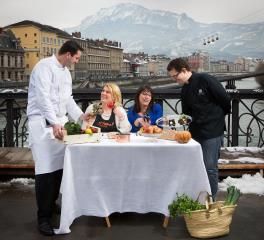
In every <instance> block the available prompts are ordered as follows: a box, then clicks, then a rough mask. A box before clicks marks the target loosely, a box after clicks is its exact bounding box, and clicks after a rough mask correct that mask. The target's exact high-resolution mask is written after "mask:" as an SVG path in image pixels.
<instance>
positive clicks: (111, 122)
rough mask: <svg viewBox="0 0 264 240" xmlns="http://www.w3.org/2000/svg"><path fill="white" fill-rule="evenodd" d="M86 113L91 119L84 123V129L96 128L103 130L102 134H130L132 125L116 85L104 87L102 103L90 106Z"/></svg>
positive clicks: (109, 84) (111, 84)
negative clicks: (117, 132)
mask: <svg viewBox="0 0 264 240" xmlns="http://www.w3.org/2000/svg"><path fill="white" fill-rule="evenodd" d="M85 113H86V114H88V116H89V117H88V119H87V120H86V121H84V123H83V126H82V128H83V129H86V128H87V127H89V126H95V127H99V128H101V132H116V131H119V132H121V133H128V132H130V129H131V125H130V123H129V121H128V119H127V114H126V111H125V109H124V108H123V107H122V97H121V92H120V89H119V87H118V86H117V85H116V84H114V83H108V84H105V85H104V87H103V89H102V92H101V101H100V103H97V104H91V105H89V106H88V108H87V109H86V111H85Z"/></svg>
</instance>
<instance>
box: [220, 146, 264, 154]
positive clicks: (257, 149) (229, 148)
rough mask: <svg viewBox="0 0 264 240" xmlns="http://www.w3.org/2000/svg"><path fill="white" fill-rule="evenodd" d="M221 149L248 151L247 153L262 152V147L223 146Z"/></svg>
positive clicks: (263, 150)
mask: <svg viewBox="0 0 264 240" xmlns="http://www.w3.org/2000/svg"><path fill="white" fill-rule="evenodd" d="M222 150H226V151H228V152H249V153H260V152H264V147H263V148H259V147H224V148H222Z"/></svg>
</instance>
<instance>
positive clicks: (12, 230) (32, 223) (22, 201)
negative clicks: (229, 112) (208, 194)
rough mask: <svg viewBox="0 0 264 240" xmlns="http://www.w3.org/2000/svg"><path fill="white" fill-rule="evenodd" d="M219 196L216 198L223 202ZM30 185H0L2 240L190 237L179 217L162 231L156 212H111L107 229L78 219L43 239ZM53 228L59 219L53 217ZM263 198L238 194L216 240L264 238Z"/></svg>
mask: <svg viewBox="0 0 264 240" xmlns="http://www.w3.org/2000/svg"><path fill="white" fill-rule="evenodd" d="M223 198H224V194H223V193H220V194H219V197H218V199H223ZM35 214H36V204H35V195H34V184H29V185H28V186H23V185H19V184H18V185H16V184H5V183H0V232H1V238H0V239H2V240H41V239H58V240H61V239H65V240H73V239H74V240H84V239H85V240H88V239H92V240H99V239H100V240H141V239H144V240H145V239H146V240H148V239H149V240H172V239H175V240H177V239H194V238H191V237H190V235H189V234H188V232H187V229H186V227H185V223H184V220H183V218H181V217H179V218H178V219H176V220H170V222H169V226H168V228H167V229H164V228H162V222H163V216H162V215H161V214H157V213H149V214H137V213H123V214H119V213H114V214H112V215H111V216H110V220H111V224H112V227H111V228H107V227H106V225H105V221H104V218H99V217H88V216H82V217H80V218H78V219H76V220H75V221H74V222H73V224H72V226H71V230H72V232H71V233H70V234H67V235H59V236H54V237H44V236H42V235H40V234H39V233H38V230H37V228H36V219H35ZM53 223H54V225H55V226H58V224H59V216H56V217H54V219H53ZM263 226H264V196H256V195H242V196H241V198H240V200H239V206H238V208H237V209H236V212H235V214H234V217H233V222H232V225H231V232H230V234H229V235H228V236H225V237H220V238H217V239H232V240H261V239H264V234H263V232H264V227H263Z"/></svg>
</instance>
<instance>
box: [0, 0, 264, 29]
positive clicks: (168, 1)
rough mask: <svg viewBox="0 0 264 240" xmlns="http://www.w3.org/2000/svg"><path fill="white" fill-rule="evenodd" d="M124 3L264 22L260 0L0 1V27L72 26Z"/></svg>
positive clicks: (210, 18) (205, 18) (204, 18)
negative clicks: (28, 22)
mask: <svg viewBox="0 0 264 240" xmlns="http://www.w3.org/2000/svg"><path fill="white" fill-rule="evenodd" d="M124 2H130V3H136V4H140V5H142V6H144V7H146V8H149V9H159V10H168V11H172V12H176V13H183V12H185V13H186V14H187V15H188V16H189V17H191V18H193V19H194V20H195V21H199V22H203V23H212V22H229V23H252V22H264V1H263V0H247V1H243V0H219V1H214V0H42V1H39V0H0V26H6V25H8V24H11V23H15V22H18V21H22V20H26V19H27V20H33V21H37V22H40V23H42V24H48V25H52V26H54V27H58V28H65V27H72V26H76V25H79V24H80V22H81V21H82V20H83V19H84V18H85V17H87V16H89V15H94V14H96V12H97V11H99V9H101V8H106V7H110V6H113V5H116V4H119V3H124Z"/></svg>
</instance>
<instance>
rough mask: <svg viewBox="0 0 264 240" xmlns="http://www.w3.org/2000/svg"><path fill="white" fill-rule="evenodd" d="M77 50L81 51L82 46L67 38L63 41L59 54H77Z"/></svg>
mask: <svg viewBox="0 0 264 240" xmlns="http://www.w3.org/2000/svg"><path fill="white" fill-rule="evenodd" d="M78 50H80V51H81V52H82V51H83V48H82V47H81V46H80V45H79V44H78V43H77V42H75V41H73V40H68V41H67V42H65V43H63V45H62V46H61V48H60V50H59V55H62V54H64V53H67V52H70V53H71V56H73V55H75V54H77V52H78Z"/></svg>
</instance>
